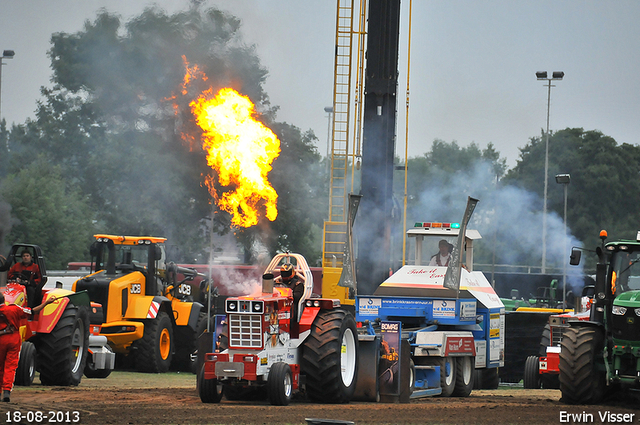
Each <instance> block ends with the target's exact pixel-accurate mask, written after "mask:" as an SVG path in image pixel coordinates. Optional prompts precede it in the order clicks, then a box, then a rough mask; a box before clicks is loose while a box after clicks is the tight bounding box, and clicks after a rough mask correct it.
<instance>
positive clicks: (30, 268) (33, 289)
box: [7, 249, 42, 307]
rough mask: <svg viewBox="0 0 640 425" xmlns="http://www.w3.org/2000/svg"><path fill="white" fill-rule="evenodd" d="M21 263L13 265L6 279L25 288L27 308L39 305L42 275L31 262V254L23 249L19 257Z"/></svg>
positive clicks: (38, 268)
mask: <svg viewBox="0 0 640 425" xmlns="http://www.w3.org/2000/svg"><path fill="white" fill-rule="evenodd" d="M20 256H21V258H22V262H20V263H15V264H14V265H13V266H11V268H10V269H9V273H8V274H7V277H8V278H9V279H15V280H17V281H18V282H19V283H20V284H21V285H24V287H25V288H27V302H28V305H29V307H33V306H35V305H38V304H40V301H41V298H40V296H41V294H40V290H41V289H42V285H41V282H42V274H41V273H40V267H38V265H37V264H36V263H34V262H33V257H31V253H30V252H29V251H27V250H26V249H24V250H23V251H22V254H21V255H20Z"/></svg>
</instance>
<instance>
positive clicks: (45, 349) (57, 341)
mask: <svg viewBox="0 0 640 425" xmlns="http://www.w3.org/2000/svg"><path fill="white" fill-rule="evenodd" d="M88 349H89V310H88V309H87V308H86V307H84V306H81V307H76V306H75V305H73V304H71V303H69V304H68V305H67V307H66V308H65V310H64V311H63V312H62V315H61V316H60V319H58V323H57V324H56V326H55V327H54V328H53V330H52V331H51V332H50V333H48V334H41V335H39V341H38V347H37V353H38V354H37V356H36V357H37V365H38V370H39V371H40V381H41V382H42V384H43V385H60V386H70V385H74V386H75V385H78V384H79V383H80V380H81V379H82V375H83V373H84V367H85V364H86V362H87V356H88Z"/></svg>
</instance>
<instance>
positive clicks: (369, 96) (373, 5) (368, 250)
mask: <svg viewBox="0 0 640 425" xmlns="http://www.w3.org/2000/svg"><path fill="white" fill-rule="evenodd" d="M399 33H400V0H371V1H370V2H369V20H368V30H367V64H366V72H365V86H364V90H365V95H364V125H363V137H364V142H363V153H362V186H361V189H360V193H361V195H362V200H361V203H360V207H359V211H358V217H357V219H356V220H355V235H356V239H357V242H358V254H357V261H356V269H357V274H356V276H357V282H358V293H359V294H363V295H368V294H372V293H373V291H375V289H376V288H377V287H378V285H379V284H380V283H382V281H383V280H385V279H386V278H387V277H388V276H389V268H390V267H391V243H390V241H391V213H392V207H393V199H392V196H393V168H394V164H393V161H394V153H395V130H396V92H397V86H398V39H399Z"/></svg>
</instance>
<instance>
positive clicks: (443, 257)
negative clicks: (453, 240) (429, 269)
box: [429, 239, 451, 267]
mask: <svg viewBox="0 0 640 425" xmlns="http://www.w3.org/2000/svg"><path fill="white" fill-rule="evenodd" d="M449 260H451V244H450V243H449V242H447V241H446V240H445V239H442V240H440V242H438V253H437V254H436V255H434V256H433V257H431V261H429V266H445V267H446V266H448V265H449Z"/></svg>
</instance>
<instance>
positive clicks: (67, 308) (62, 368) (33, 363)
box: [0, 244, 90, 385]
mask: <svg viewBox="0 0 640 425" xmlns="http://www.w3.org/2000/svg"><path fill="white" fill-rule="evenodd" d="M24 251H26V252H28V253H29V254H31V258H32V259H33V262H34V263H35V264H37V265H38V267H39V270H40V274H41V276H40V277H41V280H40V285H38V286H37V287H36V286H34V285H33V283H32V282H28V280H27V281H25V280H19V279H14V278H13V277H12V276H8V277H7V284H6V286H5V287H3V288H0V291H3V292H4V295H5V302H6V303H8V304H9V303H13V304H16V305H20V306H23V307H26V306H27V302H28V301H29V303H28V305H30V306H35V305H37V304H40V303H41V302H42V301H46V300H47V299H49V298H51V297H57V298H58V299H57V300H56V301H55V302H53V303H52V304H49V305H47V306H46V307H45V308H44V309H42V310H41V311H40V312H38V313H36V314H34V315H33V316H32V317H31V318H30V319H29V320H27V321H25V322H24V324H23V325H22V326H20V329H19V332H20V336H21V337H22V341H23V342H22V349H21V352H20V361H19V363H18V369H17V371H16V378H15V383H16V385H31V383H32V382H33V379H34V377H35V373H36V370H37V371H39V372H40V381H42V383H43V384H45V385H78V384H79V383H80V380H81V379H82V375H83V372H84V368H85V364H86V363H87V358H88V356H89V352H88V349H89V345H90V343H89V298H88V297H87V296H86V294H75V293H73V292H71V291H67V290H64V289H59V288H56V289H43V286H44V284H45V283H46V282H47V270H46V265H45V261H44V256H43V255H42V250H41V249H40V247H39V246H37V245H29V244H16V245H13V246H12V247H11V251H10V253H9V256H8V257H7V259H6V260H5V259H4V258H3V257H2V256H0V273H4V272H6V271H7V270H9V268H10V267H11V266H12V265H13V264H14V263H17V262H19V261H20V253H22V252H24ZM3 278H4V277H3ZM27 288H28V289H29V291H27ZM28 292H29V294H30V296H33V298H34V299H32V300H27V293H28Z"/></svg>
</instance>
